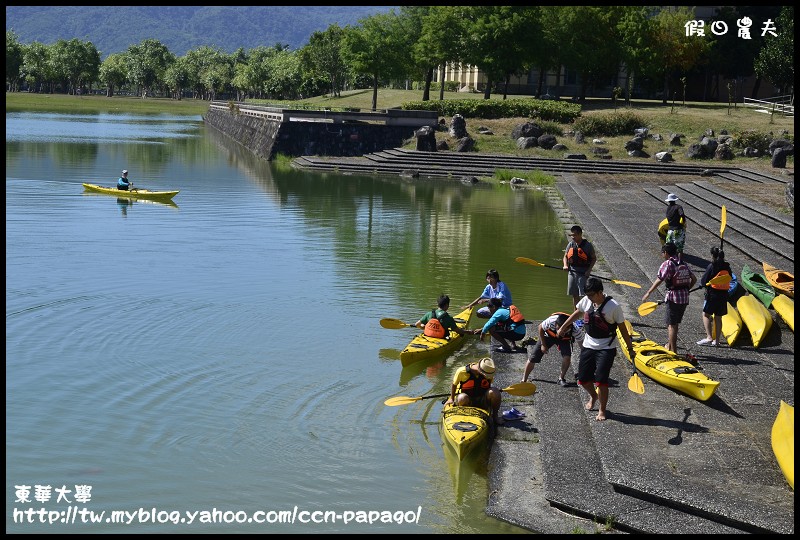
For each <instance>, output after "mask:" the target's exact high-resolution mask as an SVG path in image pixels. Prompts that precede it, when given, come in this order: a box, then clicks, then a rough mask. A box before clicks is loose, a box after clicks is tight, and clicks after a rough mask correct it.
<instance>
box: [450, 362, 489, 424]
mask: <svg viewBox="0 0 800 540" xmlns="http://www.w3.org/2000/svg"><path fill="white" fill-rule="evenodd" d="M494 372H495V367H494V362H493V361H492V359H491V358H489V357H486V358H481V359H480V360H479V361H477V362H472V363H470V364H467V365H465V366H461V367H460V368H458V369H457V370H456V372H455V374H453V384H452V386H451V387H450V398H449V399H448V400H447V401H446V402H445V405H450V404H455V405H458V406H460V407H468V406H471V407H480V408H481V409H485V410H487V411H488V410H490V409H491V415H492V420H494V423H495V425H497V423H498V421H497V411H499V410H500V399H501V396H500V390H499V389H497V388H495V387H494V386H492V381H494Z"/></svg>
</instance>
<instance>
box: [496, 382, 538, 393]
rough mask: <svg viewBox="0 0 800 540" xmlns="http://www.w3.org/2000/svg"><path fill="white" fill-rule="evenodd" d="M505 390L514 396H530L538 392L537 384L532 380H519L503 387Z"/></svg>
mask: <svg viewBox="0 0 800 540" xmlns="http://www.w3.org/2000/svg"><path fill="white" fill-rule="evenodd" d="M503 392H508V393H509V394H511V395H512V396H530V395H531V394H533V393H535V392H536V385H535V384H533V383H532V382H518V383H514V384H512V385H511V386H507V387H505V388H503Z"/></svg>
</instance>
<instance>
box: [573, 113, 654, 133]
mask: <svg viewBox="0 0 800 540" xmlns="http://www.w3.org/2000/svg"><path fill="white" fill-rule="evenodd" d="M646 125H647V120H645V119H644V118H642V117H641V116H639V115H638V114H635V113H632V112H629V111H623V112H619V113H612V114H605V113H602V114H587V115H585V116H581V117H580V118H578V119H577V120H575V124H574V129H575V130H576V131H580V132H581V133H583V134H584V135H590V136H598V135H602V136H604V137H619V136H622V135H633V131H634V130H635V129H637V128H640V127H643V126H646Z"/></svg>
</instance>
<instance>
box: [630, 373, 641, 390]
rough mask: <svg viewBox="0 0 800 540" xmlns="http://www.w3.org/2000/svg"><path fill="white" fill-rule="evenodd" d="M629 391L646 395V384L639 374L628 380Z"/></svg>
mask: <svg viewBox="0 0 800 540" xmlns="http://www.w3.org/2000/svg"><path fill="white" fill-rule="evenodd" d="M628 390H630V391H631V392H634V393H636V394H644V383H643V382H642V379H641V378H640V377H639V374H638V373H634V374H633V376H632V377H631V378H630V379H629V380H628Z"/></svg>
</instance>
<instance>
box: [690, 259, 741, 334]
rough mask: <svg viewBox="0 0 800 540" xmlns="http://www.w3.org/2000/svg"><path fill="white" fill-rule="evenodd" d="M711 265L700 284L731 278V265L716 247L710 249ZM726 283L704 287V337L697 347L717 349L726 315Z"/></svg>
mask: <svg viewBox="0 0 800 540" xmlns="http://www.w3.org/2000/svg"><path fill="white" fill-rule="evenodd" d="M711 258H712V259H713V260H712V261H711V263H710V264H709V265H708V267H707V268H706V271H705V273H704V274H703V277H702V278H701V279H700V283H708V282H709V281H711V280H712V279H713V278H715V277H720V276H726V275H727V276H732V275H733V270H731V265H730V264H728V262H727V261H726V260H725V252H724V251H722V250H721V249H719V248H718V247H712V248H711ZM728 287H729V285H728V284H727V283H724V284H719V285H706V298H705V302H703V328H705V331H706V337H704V338H703V339H701V340H700V341H698V342H697V344H698V345H710V346H712V347H719V340H720V339H721V338H722V316H723V315H725V314H726V313H728Z"/></svg>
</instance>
